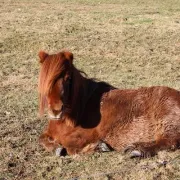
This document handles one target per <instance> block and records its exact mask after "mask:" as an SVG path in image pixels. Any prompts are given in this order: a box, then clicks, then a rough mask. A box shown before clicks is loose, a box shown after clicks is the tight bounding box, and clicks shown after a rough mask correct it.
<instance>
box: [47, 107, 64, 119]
mask: <svg viewBox="0 0 180 180" xmlns="http://www.w3.org/2000/svg"><path fill="white" fill-rule="evenodd" d="M62 116H63V106H62V108H61V110H60V111H56V110H51V111H50V112H49V113H48V118H49V119H51V120H61V119H62Z"/></svg>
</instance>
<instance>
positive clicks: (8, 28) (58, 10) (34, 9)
mask: <svg viewBox="0 0 180 180" xmlns="http://www.w3.org/2000/svg"><path fill="white" fill-rule="evenodd" d="M62 49H69V50H70V51H72V52H73V53H74V56H75V59H74V63H75V65H76V67H78V68H79V69H81V70H83V71H85V72H86V73H87V74H88V76H89V77H93V78H97V79H99V80H103V81H107V82H109V83H111V84H113V85H115V86H117V87H119V88H137V87H139V86H152V85H165V86H170V87H173V88H176V89H179V90H180V1H179V0H148V1H146V0H0V53H1V56H0V102H1V105H0V180H10V179H12V180H14V179H22V180H25V179H26V180H36V179H37V180H40V179H47V180H51V179H52V180H61V179H62V180H64V179H68V180H72V179H74V180H75V179H76V180H86V179H88V180H180V150H177V151H174V152H173V151H169V152H167V151H161V152H159V153H158V155H157V156H155V157H152V158H147V159H142V160H140V159H130V158H129V156H128V155H124V154H123V153H117V152H110V153H95V154H93V155H86V156H81V157H79V158H74V157H69V156H67V157H63V158H60V157H57V156H55V154H54V153H47V152H45V151H44V150H43V148H42V147H40V146H39V144H38V137H39V135H40V133H41V132H42V130H43V128H44V127H45V126H46V125H47V119H46V118H43V119H40V118H38V93H37V81H38V72H39V64H38V56H37V54H38V51H39V50H46V51H48V52H50V53H52V52H57V51H59V50H62Z"/></svg>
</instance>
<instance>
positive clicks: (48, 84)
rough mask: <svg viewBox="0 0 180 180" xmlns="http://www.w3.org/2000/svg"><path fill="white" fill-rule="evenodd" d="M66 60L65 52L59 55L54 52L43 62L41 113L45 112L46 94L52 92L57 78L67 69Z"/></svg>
mask: <svg viewBox="0 0 180 180" xmlns="http://www.w3.org/2000/svg"><path fill="white" fill-rule="evenodd" d="M64 60H65V57H64V55H63V53H59V54H58V55H56V54H53V55H48V57H47V58H46V60H45V61H44V62H43V63H42V64H41V69H40V74H39V83H38V91H39V112H40V115H42V114H43V113H44V109H45V107H46V104H47V103H46V98H45V96H46V95H48V94H49V93H50V92H51V90H52V88H53V85H54V84H55V82H56V80H57V79H58V77H59V76H61V75H62V73H63V72H64V71H65V68H66V67H65V66H66V63H64V62H65V61H64Z"/></svg>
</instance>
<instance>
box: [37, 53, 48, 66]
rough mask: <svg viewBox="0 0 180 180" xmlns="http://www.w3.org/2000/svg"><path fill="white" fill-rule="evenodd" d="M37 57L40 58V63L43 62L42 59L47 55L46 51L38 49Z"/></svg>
mask: <svg viewBox="0 0 180 180" xmlns="http://www.w3.org/2000/svg"><path fill="white" fill-rule="evenodd" d="M38 55H39V58H40V61H39V62H40V63H43V62H44V60H45V59H46V57H47V56H48V54H47V53H46V52H44V51H39V54H38Z"/></svg>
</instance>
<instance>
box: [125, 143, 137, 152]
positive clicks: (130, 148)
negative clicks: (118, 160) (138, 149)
mask: <svg viewBox="0 0 180 180" xmlns="http://www.w3.org/2000/svg"><path fill="white" fill-rule="evenodd" d="M134 149H135V146H133V145H129V146H127V147H126V148H125V149H124V153H127V152H129V151H130V152H131V151H133V150H134Z"/></svg>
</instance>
